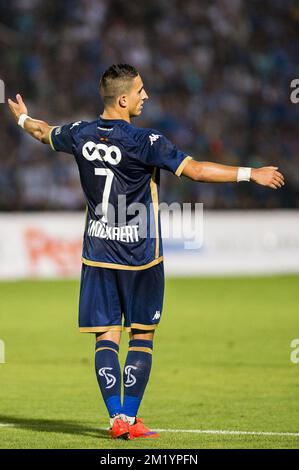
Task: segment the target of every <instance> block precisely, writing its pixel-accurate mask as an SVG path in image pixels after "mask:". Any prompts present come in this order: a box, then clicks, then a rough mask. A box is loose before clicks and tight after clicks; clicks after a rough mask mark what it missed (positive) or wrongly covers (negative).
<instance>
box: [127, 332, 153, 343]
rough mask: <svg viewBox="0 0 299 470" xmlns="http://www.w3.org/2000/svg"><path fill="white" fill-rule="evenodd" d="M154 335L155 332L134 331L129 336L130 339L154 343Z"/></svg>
mask: <svg viewBox="0 0 299 470" xmlns="http://www.w3.org/2000/svg"><path fill="white" fill-rule="evenodd" d="M154 334H155V330H149V331H148V330H146V331H145V330H136V329H132V331H131V333H130V335H129V336H130V339H146V340H149V341H153V339H154Z"/></svg>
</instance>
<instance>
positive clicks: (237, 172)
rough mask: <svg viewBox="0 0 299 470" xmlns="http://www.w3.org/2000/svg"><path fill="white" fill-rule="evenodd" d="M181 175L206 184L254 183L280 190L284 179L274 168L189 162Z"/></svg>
mask: <svg viewBox="0 0 299 470" xmlns="http://www.w3.org/2000/svg"><path fill="white" fill-rule="evenodd" d="M244 170H245V171H244ZM182 175H184V176H187V177H188V178H190V179H192V180H193V181H202V182H206V183H234V182H237V181H254V182H255V183H257V184H260V185H262V186H268V187H269V188H272V189H277V188H281V187H282V186H283V185H284V177H283V175H282V174H281V173H280V172H279V171H278V167H276V166H264V167H261V168H248V169H243V168H240V167H237V166H229V165H221V164H219V163H212V162H197V161H195V160H190V161H189V162H188V163H187V164H186V166H185V167H184V169H183V171H182ZM245 178H247V179H245Z"/></svg>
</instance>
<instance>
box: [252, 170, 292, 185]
mask: <svg viewBox="0 0 299 470" xmlns="http://www.w3.org/2000/svg"><path fill="white" fill-rule="evenodd" d="M250 179H251V181H254V182H255V183H257V184H260V185H262V186H267V187H268V188H272V189H277V188H281V187H282V186H284V177H283V175H282V174H281V173H280V172H279V171H278V167H277V166H264V167H262V168H252V170H251V178H250Z"/></svg>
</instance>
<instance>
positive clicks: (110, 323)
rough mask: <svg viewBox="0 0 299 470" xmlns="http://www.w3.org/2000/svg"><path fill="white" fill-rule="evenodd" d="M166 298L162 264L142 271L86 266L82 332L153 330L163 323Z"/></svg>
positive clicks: (83, 283)
mask: <svg viewBox="0 0 299 470" xmlns="http://www.w3.org/2000/svg"><path fill="white" fill-rule="evenodd" d="M163 296H164V268H163V262H161V263H159V264H157V265H156V266H153V267H152V268H149V269H144V270H140V271H127V270H120V269H108V268H99V267H93V266H86V265H85V264H83V265H82V271H81V286H80V303H79V328H80V331H81V332H87V333H96V332H105V331H109V330H119V331H121V330H122V328H123V326H124V328H125V330H127V331H131V329H139V330H153V329H155V328H156V327H157V325H158V324H159V322H160V318H161V314H162V307H163ZM122 316H124V325H123V324H122Z"/></svg>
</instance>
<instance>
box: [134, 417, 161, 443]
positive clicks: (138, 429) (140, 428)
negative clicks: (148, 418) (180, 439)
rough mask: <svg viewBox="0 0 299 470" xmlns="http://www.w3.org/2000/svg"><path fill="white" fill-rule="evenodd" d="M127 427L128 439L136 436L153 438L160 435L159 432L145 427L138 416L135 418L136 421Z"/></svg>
mask: <svg viewBox="0 0 299 470" xmlns="http://www.w3.org/2000/svg"><path fill="white" fill-rule="evenodd" d="M129 428H130V439H136V438H138V437H142V438H149V437H151V438H155V437H159V436H160V434H158V433H157V432H155V431H151V430H150V429H148V428H147V427H145V426H144V424H143V422H142V420H141V419H140V418H136V423H135V424H132V425H131V426H129Z"/></svg>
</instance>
